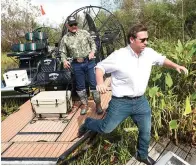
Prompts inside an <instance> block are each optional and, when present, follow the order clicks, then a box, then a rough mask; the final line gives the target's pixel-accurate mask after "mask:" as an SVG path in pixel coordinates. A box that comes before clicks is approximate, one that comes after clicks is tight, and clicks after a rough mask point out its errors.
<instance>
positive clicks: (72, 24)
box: [69, 24, 78, 27]
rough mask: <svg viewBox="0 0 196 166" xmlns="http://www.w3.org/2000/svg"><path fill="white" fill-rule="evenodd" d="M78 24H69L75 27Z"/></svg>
mask: <svg viewBox="0 0 196 166" xmlns="http://www.w3.org/2000/svg"><path fill="white" fill-rule="evenodd" d="M77 25H78V24H71V25H69V26H70V27H73V26H77Z"/></svg>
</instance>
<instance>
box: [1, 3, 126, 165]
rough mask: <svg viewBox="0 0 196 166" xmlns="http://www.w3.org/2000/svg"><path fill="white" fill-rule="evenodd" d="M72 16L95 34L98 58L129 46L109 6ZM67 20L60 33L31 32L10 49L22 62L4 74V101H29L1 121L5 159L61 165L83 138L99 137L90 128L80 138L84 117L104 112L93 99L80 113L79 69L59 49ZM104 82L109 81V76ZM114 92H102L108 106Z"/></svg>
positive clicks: (86, 9) (5, 161)
mask: <svg viewBox="0 0 196 166" xmlns="http://www.w3.org/2000/svg"><path fill="white" fill-rule="evenodd" d="M70 15H71V16H74V17H75V18H76V19H77V20H78V26H79V28H80V29H85V30H87V31H88V32H89V33H90V34H91V36H92V38H93V39H94V41H95V43H96V47H97V51H96V62H97V63H98V62H100V61H102V60H103V59H104V58H106V57H107V56H108V55H109V54H110V53H112V52H113V51H114V50H115V49H118V48H120V47H124V46H126V37H125V33H124V29H123V26H122V25H121V24H120V22H119V20H118V19H117V17H116V16H115V15H114V14H112V13H111V12H110V11H108V10H107V9H104V8H102V7H98V6H85V7H82V8H79V9H77V10H76V11H74V12H73V13H71V14H70ZM66 23H67V20H65V22H64V26H63V29H62V32H61V33H58V31H56V30H55V29H53V28H49V27H40V28H37V29H35V30H34V31H33V32H27V33H26V35H25V39H26V42H25V43H18V44H14V45H13V46H12V47H11V50H12V52H10V53H8V54H7V56H8V57H10V58H14V59H18V62H19V66H18V68H17V69H9V70H8V71H6V72H5V73H4V74H3V77H4V80H3V81H2V83H1V96H2V100H3V99H4V98H15V97H19V98H21V97H29V100H28V101H27V102H26V103H24V104H23V105H22V106H21V107H20V108H19V110H18V111H17V112H15V113H13V114H12V115H10V116H9V117H7V118H6V119H5V120H4V121H3V122H2V140H1V141H2V142H1V143H2V144H1V147H2V148H1V149H2V151H1V154H2V155H1V162H2V164H9V165H10V164H61V163H63V161H64V160H65V158H66V157H67V156H68V155H69V154H71V153H72V152H73V151H74V150H75V149H76V148H77V147H78V146H79V145H80V144H81V143H83V142H84V141H85V140H87V139H89V138H90V137H92V136H94V135H93V133H91V132H90V131H89V132H87V133H86V134H85V135H84V136H82V137H81V138H78V137H77V131H78V128H79V126H80V125H81V124H82V123H83V121H84V120H85V118H86V117H87V116H88V117H89V116H90V117H93V118H97V119H101V118H103V117H104V114H103V115H97V114H96V112H95V105H94V102H93V101H92V100H90V99H89V111H88V113H87V114H86V115H84V116H81V115H80V113H79V112H80V102H79V101H78V100H77V96H76V93H75V82H74V73H73V72H72V71H71V70H68V69H64V68H63V65H62V63H61V57H60V54H61V53H62V52H60V51H59V42H60V40H61V38H62V37H63V36H64V35H65V34H66V33H67V32H68V30H67V28H66V26H65V24H66ZM86 82H87V85H86V86H87V89H88V81H86ZM105 83H106V85H108V86H109V84H110V81H109V77H106V79H105ZM110 97H111V92H107V94H104V95H102V96H101V100H102V107H103V109H104V110H105V109H106V108H107V104H108V102H109V100H110ZM89 98H90V94H89Z"/></svg>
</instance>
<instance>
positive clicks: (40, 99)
mask: <svg viewBox="0 0 196 166" xmlns="http://www.w3.org/2000/svg"><path fill="white" fill-rule="evenodd" d="M31 104H32V107H33V109H34V111H35V112H36V113H37V114H66V113H67V112H68V111H70V109H71V108H72V98H71V91H41V92H40V93H38V94H37V95H35V96H34V97H32V98H31Z"/></svg>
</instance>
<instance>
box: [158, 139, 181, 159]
mask: <svg viewBox="0 0 196 166" xmlns="http://www.w3.org/2000/svg"><path fill="white" fill-rule="evenodd" d="M178 148H179V147H177V146H176V145H174V143H173V142H171V141H170V143H169V144H168V146H166V148H165V149H164V151H163V153H162V154H161V155H160V156H159V158H158V159H157V160H159V159H160V158H161V157H163V156H164V155H165V154H166V153H167V152H168V151H171V152H173V153H176V151H177V150H178Z"/></svg>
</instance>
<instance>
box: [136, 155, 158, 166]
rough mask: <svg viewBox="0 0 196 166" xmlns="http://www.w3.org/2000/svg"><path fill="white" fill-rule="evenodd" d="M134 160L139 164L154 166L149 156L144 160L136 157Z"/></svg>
mask: <svg viewBox="0 0 196 166" xmlns="http://www.w3.org/2000/svg"><path fill="white" fill-rule="evenodd" d="M136 159H137V160H138V161H140V162H143V163H145V164H146V165H154V164H155V161H154V160H153V159H152V158H151V157H149V156H148V157H147V158H146V159H141V158H140V157H139V156H136Z"/></svg>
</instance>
